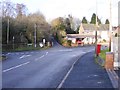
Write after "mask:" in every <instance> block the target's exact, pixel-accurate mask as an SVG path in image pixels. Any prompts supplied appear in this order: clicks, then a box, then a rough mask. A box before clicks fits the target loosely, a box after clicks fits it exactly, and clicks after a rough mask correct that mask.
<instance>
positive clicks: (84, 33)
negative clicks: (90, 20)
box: [67, 23, 109, 44]
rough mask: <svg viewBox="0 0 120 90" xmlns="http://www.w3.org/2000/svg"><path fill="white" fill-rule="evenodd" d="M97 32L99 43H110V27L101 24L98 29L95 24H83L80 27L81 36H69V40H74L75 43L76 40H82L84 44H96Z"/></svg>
mask: <svg viewBox="0 0 120 90" xmlns="http://www.w3.org/2000/svg"><path fill="white" fill-rule="evenodd" d="M96 30H97V39H98V40H97V41H98V43H99V42H103V41H104V42H108V41H109V25H108V24H101V25H99V26H98V27H96V25H95V24H82V23H81V25H80V27H79V34H67V38H68V40H72V42H73V43H75V41H76V40H78V39H80V40H82V41H83V42H84V44H92V43H95V33H96Z"/></svg>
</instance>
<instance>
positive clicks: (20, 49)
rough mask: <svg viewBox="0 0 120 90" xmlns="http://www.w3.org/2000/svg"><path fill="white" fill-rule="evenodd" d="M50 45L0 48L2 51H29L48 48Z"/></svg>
mask: <svg viewBox="0 0 120 90" xmlns="http://www.w3.org/2000/svg"><path fill="white" fill-rule="evenodd" d="M48 48H50V47H48V46H45V47H43V48H41V47H36V48H35V47H32V46H31V47H19V48H16V49H11V50H4V49H3V50H2V51H3V52H17V51H31V50H45V49H48Z"/></svg>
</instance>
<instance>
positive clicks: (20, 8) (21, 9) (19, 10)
mask: <svg viewBox="0 0 120 90" xmlns="http://www.w3.org/2000/svg"><path fill="white" fill-rule="evenodd" d="M26 12H27V8H26V6H25V5H24V4H19V3H17V4H16V14H17V17H19V18H21V17H22V16H23V15H26Z"/></svg>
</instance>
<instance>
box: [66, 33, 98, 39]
mask: <svg viewBox="0 0 120 90" xmlns="http://www.w3.org/2000/svg"><path fill="white" fill-rule="evenodd" d="M67 37H68V38H85V37H93V38H94V37H95V35H80V34H67ZM98 37H100V35H98Z"/></svg>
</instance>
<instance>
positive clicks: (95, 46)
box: [95, 0, 98, 56]
mask: <svg viewBox="0 0 120 90" xmlns="http://www.w3.org/2000/svg"><path fill="white" fill-rule="evenodd" d="M97 27H98V22H97V0H96V31H95V51H96V56H97Z"/></svg>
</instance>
